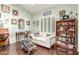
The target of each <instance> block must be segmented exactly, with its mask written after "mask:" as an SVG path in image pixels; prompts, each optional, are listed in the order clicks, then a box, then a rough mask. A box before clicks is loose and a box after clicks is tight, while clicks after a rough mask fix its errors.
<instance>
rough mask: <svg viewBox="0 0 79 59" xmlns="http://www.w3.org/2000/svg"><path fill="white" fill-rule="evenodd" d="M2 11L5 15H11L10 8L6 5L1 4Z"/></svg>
mask: <svg viewBox="0 0 79 59" xmlns="http://www.w3.org/2000/svg"><path fill="white" fill-rule="evenodd" d="M1 11H2V12H5V13H10V7H9V6H7V5H4V4H1Z"/></svg>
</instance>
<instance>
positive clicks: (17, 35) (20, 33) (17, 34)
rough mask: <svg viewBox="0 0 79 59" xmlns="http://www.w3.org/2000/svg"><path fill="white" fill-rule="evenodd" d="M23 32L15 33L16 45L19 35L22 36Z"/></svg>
mask: <svg viewBox="0 0 79 59" xmlns="http://www.w3.org/2000/svg"><path fill="white" fill-rule="evenodd" d="M24 34H25V32H16V43H18V42H19V41H20V40H19V36H20V35H24Z"/></svg>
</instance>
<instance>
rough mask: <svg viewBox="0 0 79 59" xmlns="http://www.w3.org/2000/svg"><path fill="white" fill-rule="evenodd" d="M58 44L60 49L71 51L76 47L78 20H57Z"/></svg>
mask: <svg viewBox="0 0 79 59" xmlns="http://www.w3.org/2000/svg"><path fill="white" fill-rule="evenodd" d="M56 36H57V40H56V45H57V46H58V47H59V48H62V49H58V50H62V51H63V50H64V49H65V50H64V51H65V52H67V53H68V52H69V50H70V51H72V50H73V48H76V20H75V19H71V20H59V21H56Z"/></svg>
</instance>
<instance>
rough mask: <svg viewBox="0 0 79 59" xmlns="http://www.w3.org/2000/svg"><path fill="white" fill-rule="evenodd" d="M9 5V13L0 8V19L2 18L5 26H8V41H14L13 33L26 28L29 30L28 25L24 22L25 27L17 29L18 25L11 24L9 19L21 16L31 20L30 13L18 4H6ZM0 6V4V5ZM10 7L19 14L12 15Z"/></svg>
mask: <svg viewBox="0 0 79 59" xmlns="http://www.w3.org/2000/svg"><path fill="white" fill-rule="evenodd" d="M8 6H9V7H10V14H8V13H4V12H1V9H0V12H1V18H0V20H2V22H3V24H4V26H3V27H5V28H8V29H9V40H10V43H14V42H16V36H15V33H16V32H17V31H26V30H30V26H26V23H25V29H18V25H17V24H16V25H13V24H11V19H17V20H18V19H19V18H22V19H24V20H25V22H26V20H30V21H31V15H30V13H28V12H27V11H26V10H25V9H24V8H23V7H21V6H19V5H8ZM0 7H1V5H0ZM12 9H15V10H17V11H18V13H19V15H18V16H12ZM6 19H8V20H9V21H6Z"/></svg>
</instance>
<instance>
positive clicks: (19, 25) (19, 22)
mask: <svg viewBox="0 0 79 59" xmlns="http://www.w3.org/2000/svg"><path fill="white" fill-rule="evenodd" d="M24 28H25V22H24V20H23V19H19V20H18V29H24Z"/></svg>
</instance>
